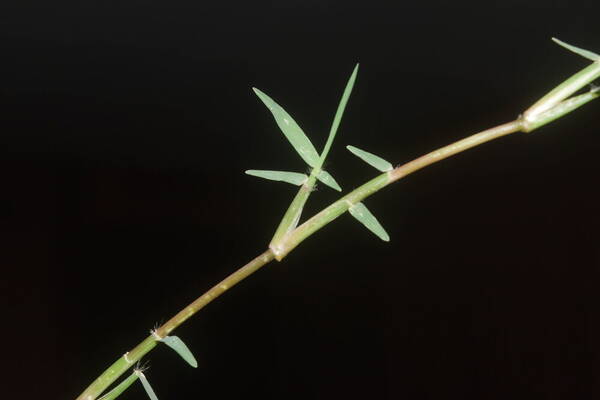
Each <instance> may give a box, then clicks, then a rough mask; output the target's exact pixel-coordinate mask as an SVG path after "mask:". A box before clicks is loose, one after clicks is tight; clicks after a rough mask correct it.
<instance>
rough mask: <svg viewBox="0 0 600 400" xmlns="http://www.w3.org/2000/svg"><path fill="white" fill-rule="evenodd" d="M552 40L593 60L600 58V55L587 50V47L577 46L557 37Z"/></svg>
mask: <svg viewBox="0 0 600 400" xmlns="http://www.w3.org/2000/svg"><path fill="white" fill-rule="evenodd" d="M552 40H553V41H554V43H556V44H558V45H559V46H562V47H564V48H565V49H567V50H569V51H572V52H573V53H575V54H579V55H580V56H582V57H584V58H587V59H588V60H592V61H598V60H600V55H598V54H596V53H594V52H591V51H589V50H585V49H581V48H579V47H575V46H573V45H570V44H568V43H565V42H563V41H562V40H558V39H557V38H552Z"/></svg>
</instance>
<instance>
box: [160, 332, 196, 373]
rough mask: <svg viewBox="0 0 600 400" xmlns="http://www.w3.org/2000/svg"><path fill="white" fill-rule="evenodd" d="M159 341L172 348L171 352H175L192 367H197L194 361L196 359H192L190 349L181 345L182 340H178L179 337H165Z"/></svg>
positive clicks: (183, 344)
mask: <svg viewBox="0 0 600 400" xmlns="http://www.w3.org/2000/svg"><path fill="white" fill-rule="evenodd" d="M160 341H161V342H163V343H164V344H166V345H167V346H169V347H170V348H172V349H173V350H175V352H176V353H177V354H179V355H180V356H181V358H183V359H184V360H185V361H186V362H187V363H188V364H190V365H191V366H192V367H194V368H197V367H198V362H197V361H196V358H195V357H194V355H193V354H192V352H191V351H190V349H189V348H188V347H187V346H186V345H185V343H183V340H181V339H179V337H177V336H165V337H164V338H162V339H160Z"/></svg>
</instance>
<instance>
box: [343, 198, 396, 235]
mask: <svg viewBox="0 0 600 400" xmlns="http://www.w3.org/2000/svg"><path fill="white" fill-rule="evenodd" d="M348 211H350V214H351V215H352V216H353V217H354V218H356V219H357V220H358V222H360V223H361V224H363V225H364V226H366V227H367V229H368V230H370V231H371V232H373V233H374V234H376V235H377V236H378V237H379V238H380V239H381V240H383V241H385V242H389V241H390V236H389V235H388V234H387V232H386V231H385V229H383V227H382V226H381V224H380V223H379V221H377V218H375V216H374V215H373V214H371V211H369V209H368V208H367V207H366V206H365V205H364V204H363V203H356V204H354V205H353V206H352V207H350V208H349V209H348Z"/></svg>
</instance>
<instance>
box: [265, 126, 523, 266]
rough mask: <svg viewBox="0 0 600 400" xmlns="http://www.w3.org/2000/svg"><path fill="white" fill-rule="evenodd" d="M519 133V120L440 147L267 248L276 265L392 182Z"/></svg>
mask: <svg viewBox="0 0 600 400" xmlns="http://www.w3.org/2000/svg"><path fill="white" fill-rule="evenodd" d="M521 129H522V122H521V121H520V120H516V121H512V122H509V123H506V124H503V125H499V126H497V127H495V128H491V129H488V130H485V131H483V132H480V133H477V134H475V135H472V136H469V137H468V138H466V139H462V140H459V141H458V142H455V143H452V144H450V145H448V146H445V147H442V148H441V149H438V150H435V151H433V152H431V153H428V154H426V155H424V156H422V157H419V158H417V159H416V160H413V161H411V162H408V163H406V164H404V165H401V166H399V167H397V168H395V169H393V170H391V171H389V172H385V173H383V174H381V175H379V176H378V177H376V178H374V179H372V180H370V181H369V182H367V183H365V184H364V185H362V186H360V187H359V188H358V189H355V190H353V191H352V192H350V193H348V194H347V195H346V196H344V197H342V198H341V199H339V200H338V201H336V202H335V203H333V204H331V205H330V206H329V207H327V208H325V209H324V210H323V211H321V212H319V213H318V214H317V215H315V216H314V217H312V218H310V219H309V220H308V221H306V222H304V223H303V224H302V225H300V226H299V227H298V228H296V229H295V230H293V231H292V232H290V233H289V234H288V235H287V236H286V237H285V238H284V239H282V240H281V241H279V242H278V245H277V247H272V248H271V250H273V253H275V258H276V259H277V260H279V261H280V260H281V259H283V258H284V257H285V256H286V255H287V254H288V253H289V252H290V251H292V250H293V249H294V248H295V247H296V246H298V245H299V244H300V243H301V242H302V241H303V240H304V239H306V238H307V237H309V236H311V235H312V234H313V233H315V232H316V231H318V230H319V229H321V228H322V227H324V226H325V225H327V224H328V223H330V222H331V221H333V220H334V219H336V218H337V217H339V216H340V215H342V214H343V213H344V212H346V211H347V210H348V208H350V207H351V206H352V205H354V204H356V203H358V202H359V201H362V200H363V199H365V198H366V197H368V196H370V195H372V194H373V193H376V192H377V191H379V190H380V189H382V188H384V187H386V186H387V185H389V184H390V183H392V182H395V181H397V180H399V179H401V178H403V177H405V176H406V175H408V174H411V173H413V172H415V171H417V170H419V169H421V168H423V167H426V166H428V165H430V164H433V163H435V162H438V161H440V160H443V159H444V158H447V157H450V156H451V155H454V154H457V153H460V152H462V151H465V150H467V149H470V148H472V147H475V146H478V145H480V144H482V143H485V142H489V141H490V140H493V139H496V138H499V137H501V136H505V135H508V134H510V133H514V132H519V131H520V130H521Z"/></svg>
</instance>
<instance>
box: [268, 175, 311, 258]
mask: <svg viewBox="0 0 600 400" xmlns="http://www.w3.org/2000/svg"><path fill="white" fill-rule="evenodd" d="M319 172H320V169H319V170H317V169H316V168H315V169H313V170H312V171H311V173H310V176H309V177H308V179H307V180H306V182H305V183H304V184H303V185H302V186H301V187H300V189H299V190H298V193H296V196H295V197H294V200H292V202H291V203H290V206H289V207H288V209H287V211H286V212H285V214H284V216H283V218H282V219H281V222H280V223H279V226H278V227H277V230H276V231H275V234H274V235H273V238H272V239H271V243H270V244H269V247H271V246H273V244H274V243H277V242H278V241H279V240H281V238H283V237H284V236H285V235H287V234H288V233H289V232H290V231H292V230H293V229H294V228H296V226H298V221H299V220H300V216H301V215H302V210H303V209H304V205H305V204H306V201H307V200H308V196H310V193H311V192H312V191H313V188H314V187H315V182H316V181H317V174H318V173H319Z"/></svg>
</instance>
